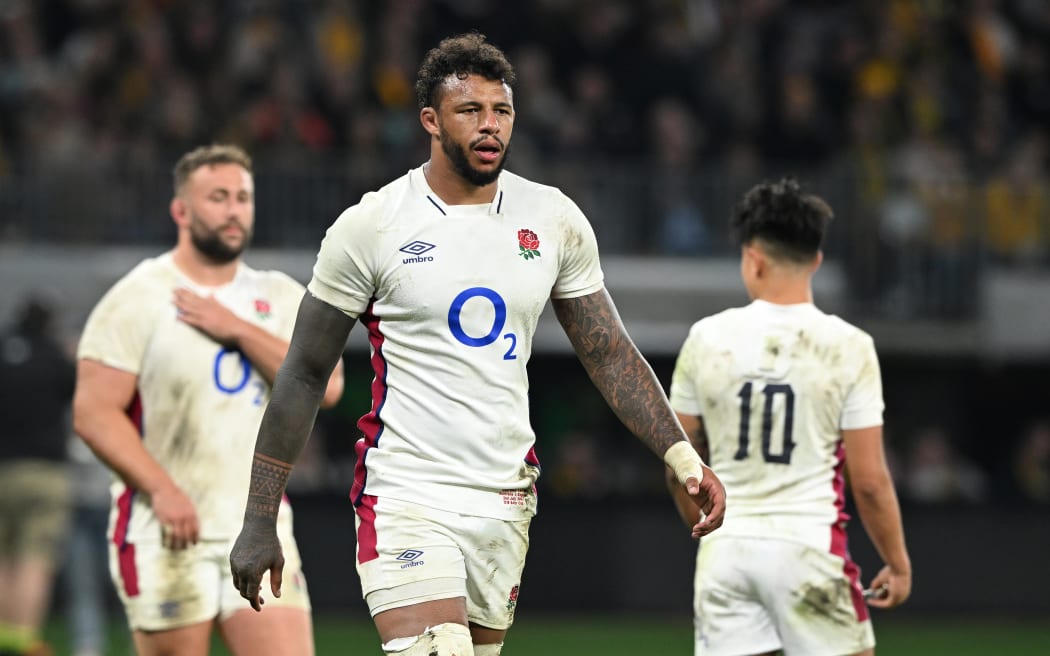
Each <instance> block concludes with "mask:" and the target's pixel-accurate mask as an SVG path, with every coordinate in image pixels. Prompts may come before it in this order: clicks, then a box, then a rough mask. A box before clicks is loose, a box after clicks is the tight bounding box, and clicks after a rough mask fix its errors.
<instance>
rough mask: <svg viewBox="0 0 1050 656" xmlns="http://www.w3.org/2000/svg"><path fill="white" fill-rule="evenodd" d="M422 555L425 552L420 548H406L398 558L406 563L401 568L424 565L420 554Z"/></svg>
mask: <svg viewBox="0 0 1050 656" xmlns="http://www.w3.org/2000/svg"><path fill="white" fill-rule="evenodd" d="M422 555H423V552H422V551H419V550H418V549H405V550H404V551H402V552H401V554H400V555H399V556H398V557H397V559H398V560H400V561H403V562H404V563H405V564H404V565H402V566H401V569H408V568H409V567H419V566H420V565H422V564H423V561H422V560H420V556H422Z"/></svg>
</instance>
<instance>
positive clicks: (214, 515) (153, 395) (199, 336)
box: [77, 253, 305, 543]
mask: <svg viewBox="0 0 1050 656" xmlns="http://www.w3.org/2000/svg"><path fill="white" fill-rule="evenodd" d="M177 288H187V289H191V290H193V291H194V292H196V293H198V294H200V295H202V296H206V295H210V294H211V295H214V296H215V297H216V298H217V299H218V300H219V301H220V302H222V303H223V304H224V305H225V306H227V307H228V308H230V309H231V310H232V311H233V312H234V313H235V314H237V316H239V317H240V318H242V319H244V320H246V321H249V322H251V323H254V324H256V325H258V326H260V327H262V328H264V329H266V330H267V331H269V332H271V333H273V334H275V335H278V336H279V337H281V338H282V339H285V340H288V339H290V338H291V334H292V328H293V326H294V323H295V316H296V313H297V312H298V308H299V303H300V301H301V300H302V297H303V293H304V292H305V289H304V288H303V286H302V285H301V284H300V283H298V282H296V281H295V280H293V279H292V278H290V277H288V276H286V275H285V274H283V273H279V272H276V271H256V270H253V269H251V268H249V267H248V266H246V265H244V264H241V265H240V267H239V268H238V270H237V274H236V276H235V278H234V280H233V281H232V282H230V283H228V284H226V285H222V286H220V287H214V288H207V287H202V286H200V285H196V284H194V283H193V282H191V281H190V280H188V279H187V278H186V277H185V276H184V275H183V274H182V273H181V272H180V271H179V270H178V268H177V267H176V266H175V263H174V262H173V260H172V257H171V254H170V253H166V254H164V255H161V256H159V257H156V258H151V259H147V260H144V261H143V262H141V263H140V264H139V265H137V266H136V267H135V268H134V269H132V270H131V271H130V272H129V273H128V274H127V275H125V276H124V277H123V278H121V279H120V280H119V281H118V282H117V283H116V284H115V285H114V286H113V287H112V288H110V290H109V291H108V292H106V294H105V295H104V296H103V297H102V300H100V301H99V303H98V305H96V306H95V308H94V309H93V310H92V312H91V315H90V316H89V318H88V321H87V325H86V326H85V328H84V332H83V335H82V337H81V339H80V344H79V346H78V354H77V357H78V358H82V359H89V360H97V361H98V362H101V363H102V364H105V365H107V366H110V367H114V368H117V369H121V370H123V371H127V372H129V373H132V374H135V375H136V376H138V382H137V390H136V392H137V393H136V396H135V399H134V401H133V403H132V406H131V407H130V408H128V413H129V415H130V417H131V419H132V421H134V422H135V423H136V425H137V426H138V428H139V431H140V433H141V436H142V441H143V444H144V445H145V447H146V450H147V451H149V453H150V455H152V456H153V457H154V458H155V459H156V460H157V461H158V462H159V463H160V465H161V466H163V467H164V469H165V470H166V471H167V472H168V474H169V475H170V476H171V477H172V479H174V481H175V482H176V483H177V484H178V485H179V487H180V488H181V489H182V490H183V492H185V493H186V494H187V495H188V496H189V497H190V499H191V500H192V501H193V503H194V505H195V506H196V509H197V513H198V517H199V520H200V532H201V539H203V540H212V539H215V540H224V539H229V538H232V537H235V536H236V535H237V532H238V531H239V529H240V526H241V521H242V519H243V517H244V506H245V503H246V501H247V496H248V483H249V479H250V477H251V463H252V455H253V453H254V451H255V438H256V436H257V433H258V430H259V423H260V421H261V420H262V415H263V410H264V409H265V407H266V403H267V401H268V400H269V398H270V386H269V384H268V383H267V382H266V380H265V379H263V377H262V376H261V375H260V374H259V372H258V371H256V369H255V368H254V367H253V366H252V364H251V363H250V362H249V361H248V359H247V357H245V356H244V355H243V354H242V353H241V352H240V351H236V350H231V349H228V348H226V347H224V346H222V345H221V344H219V343H217V342H215V341H214V340H212V339H210V338H209V337H206V336H205V335H204V334H203V333H201V332H200V331H198V330H197V329H196V328H193V327H192V326H189V325H188V324H185V323H183V322H181V321H179V320H178V319H177V318H176V308H175V304H174V302H173V296H174V291H175V289H177ZM112 495H113V504H114V507H113V509H112V511H111V516H110V533H111V537H112V538H113V539H114V540H115V541H117V542H118V543H122V542H123V541H126V542H130V543H135V542H143V541H146V542H155V541H159V540H160V529H159V527H158V525H157V521H156V518H155V516H154V515H153V511H152V508H151V506H150V504H149V499H148V498H146V496H145V495H143V494H141V493H136V491H135V490H134V489H131V488H129V487H128V486H126V485H125V484H124V483H123V481H121V480H120V479H119V477H117V479H116V480H115V481H114V483H113V485H112ZM284 505H285V506H286V504H284ZM287 511H288V509H287V508H286V507H282V509H281V512H282V513H287Z"/></svg>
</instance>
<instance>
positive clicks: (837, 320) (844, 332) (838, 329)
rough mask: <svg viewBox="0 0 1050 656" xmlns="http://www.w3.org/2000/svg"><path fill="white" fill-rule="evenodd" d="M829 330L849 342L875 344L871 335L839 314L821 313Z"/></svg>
mask: <svg viewBox="0 0 1050 656" xmlns="http://www.w3.org/2000/svg"><path fill="white" fill-rule="evenodd" d="M821 315H822V320H823V323H824V325H825V326H826V328H827V330H828V331H830V332H833V333H835V334H837V335H839V336H840V337H841V338H843V339H845V340H848V341H857V342H872V343H873V342H874V340H873V339H872V337H871V335H870V334H869V333H868V332H867V331H865V330H864V329H863V328H861V327H860V326H858V325H856V324H853V323H850V322H849V321H847V320H845V319H843V318H842V317H840V316H838V315H837V314H827V313H824V312H821Z"/></svg>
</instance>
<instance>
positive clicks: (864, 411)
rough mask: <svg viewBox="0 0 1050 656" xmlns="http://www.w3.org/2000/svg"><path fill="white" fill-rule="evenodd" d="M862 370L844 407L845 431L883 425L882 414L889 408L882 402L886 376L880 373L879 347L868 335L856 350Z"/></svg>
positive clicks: (859, 370) (842, 421)
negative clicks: (883, 378)
mask: <svg viewBox="0 0 1050 656" xmlns="http://www.w3.org/2000/svg"><path fill="white" fill-rule="evenodd" d="M855 348H856V349H857V360H858V362H860V368H859V369H858V371H857V375H856V377H855V379H854V380H855V382H854V383H853V386H852V387H851V388H850V390H849V392H848V393H847V395H846V402H845V403H844V404H843V405H842V419H841V421H840V426H839V428H841V429H842V430H854V429H858V428H870V427H872V426H881V425H882V411H883V409H884V408H885V404H884V402H883V399H882V374H881V371H880V369H879V358H878V355H876V353H875V343H874V342H873V341H872V339H871V337H869V336H868V335H864V336H863V339H862V340H860V341H859V343H858V345H857V346H856V347H855Z"/></svg>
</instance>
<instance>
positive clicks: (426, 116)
mask: <svg viewBox="0 0 1050 656" xmlns="http://www.w3.org/2000/svg"><path fill="white" fill-rule="evenodd" d="M419 122H420V123H422V124H423V129H424V130H426V131H427V132H429V133H430V136H432V137H436V136H438V135H439V134H440V133H441V128H440V127H439V126H438V118H437V110H436V109H434V108H433V107H424V108H423V109H421V110H419Z"/></svg>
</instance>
